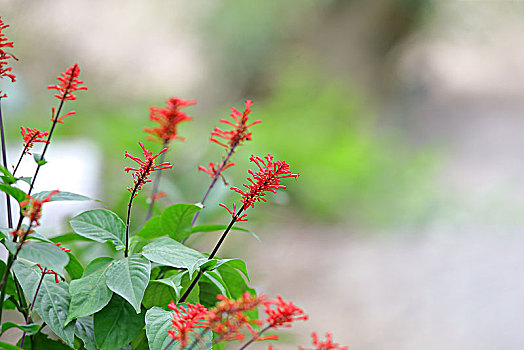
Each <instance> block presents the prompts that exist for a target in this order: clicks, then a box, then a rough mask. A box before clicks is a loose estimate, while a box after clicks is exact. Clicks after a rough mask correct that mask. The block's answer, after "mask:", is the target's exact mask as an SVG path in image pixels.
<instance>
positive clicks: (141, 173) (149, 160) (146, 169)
mask: <svg viewBox="0 0 524 350" xmlns="http://www.w3.org/2000/svg"><path fill="white" fill-rule="evenodd" d="M138 144H139V145H140V147H142V150H143V152H142V153H143V155H144V156H145V157H146V159H145V161H144V160H142V159H140V158H137V157H134V156H132V155H130V154H129V153H127V152H126V154H125V157H126V158H128V157H129V158H131V159H133V160H134V161H135V162H137V163H138V165H140V168H138V169H136V168H131V167H126V168H124V170H125V171H126V172H129V171H134V173H133V180H134V182H135V186H134V187H129V188H128V190H129V192H131V194H132V196H133V197H135V196H136V195H137V193H138V191H140V190H141V189H142V186H143V185H144V184H146V183H148V182H151V180H149V179H148V177H149V174H150V173H151V172H152V171H156V170H162V169H171V168H172V167H173V165H172V164H169V162H164V163H161V164H158V165H155V158H157V157H158V156H159V155H161V154H162V153H164V152H166V151H167V148H164V149H162V150H161V151H160V152H159V153H158V154H157V155H155V156H153V153H151V152H149V151H148V150H147V149H146V148H145V147H144V145H143V144H142V142H139V143H138Z"/></svg>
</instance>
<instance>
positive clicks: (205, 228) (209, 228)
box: [191, 225, 260, 241]
mask: <svg viewBox="0 0 524 350" xmlns="http://www.w3.org/2000/svg"><path fill="white" fill-rule="evenodd" d="M226 229H227V225H197V226H194V227H193V228H192V229H191V234H193V233H197V232H213V231H225V230H226ZM231 230H232V231H242V232H247V233H249V234H250V235H251V236H253V237H255V238H256V239H257V240H258V241H260V237H258V236H257V235H256V234H255V233H254V232H252V231H250V230H248V229H247V228H242V227H236V226H233V227H231Z"/></svg>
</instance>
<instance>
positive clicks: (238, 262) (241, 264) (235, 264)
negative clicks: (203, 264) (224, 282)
mask: <svg viewBox="0 0 524 350" xmlns="http://www.w3.org/2000/svg"><path fill="white" fill-rule="evenodd" d="M222 266H229V267H232V268H234V269H237V270H239V271H240V272H242V274H243V275H244V276H245V277H246V278H247V280H248V281H249V275H248V273H247V265H246V263H245V261H244V260H242V259H219V260H218V263H217V265H216V266H215V268H217V269H219V270H220V267H222Z"/></svg>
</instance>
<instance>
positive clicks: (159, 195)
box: [151, 191, 166, 201]
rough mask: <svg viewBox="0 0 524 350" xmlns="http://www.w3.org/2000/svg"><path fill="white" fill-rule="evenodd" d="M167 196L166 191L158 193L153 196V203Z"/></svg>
mask: <svg viewBox="0 0 524 350" xmlns="http://www.w3.org/2000/svg"><path fill="white" fill-rule="evenodd" d="M165 196H166V192H165V191H162V192H158V193H155V194H154V195H152V196H151V200H152V201H156V200H157V199H160V198H163V197H165Z"/></svg>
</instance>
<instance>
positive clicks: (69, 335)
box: [13, 261, 74, 347]
mask: <svg viewBox="0 0 524 350" xmlns="http://www.w3.org/2000/svg"><path fill="white" fill-rule="evenodd" d="M13 270H14V272H15V274H16V276H17V278H18V280H19V281H20V284H21V285H22V289H23V290H24V293H25V295H26V296H27V297H28V298H29V299H30V300H31V299H32V298H33V297H34V295H35V291H36V288H37V285H38V283H39V281H40V278H41V277H42V273H41V271H40V269H39V268H38V267H36V266H32V267H27V266H25V265H24V264H23V263H21V262H19V261H15V262H14V264H13ZM68 288H69V286H68V285H67V283H66V282H60V283H56V282H55V278H54V276H53V275H45V277H44V279H43V280H42V284H41V286H40V289H39V291H38V295H37V297H36V300H35V308H34V310H35V311H36V312H38V314H39V315H40V317H41V318H42V320H44V321H45V322H46V323H47V325H48V326H49V328H51V330H52V331H53V332H55V334H56V335H57V336H59V337H60V338H62V340H64V341H65V342H66V343H67V344H68V345H69V346H71V347H73V340H74V325H72V324H69V325H67V326H66V327H65V328H64V326H65V320H66V317H67V311H68V310H69V303H70V301H71V297H70V296H69V292H68Z"/></svg>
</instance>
